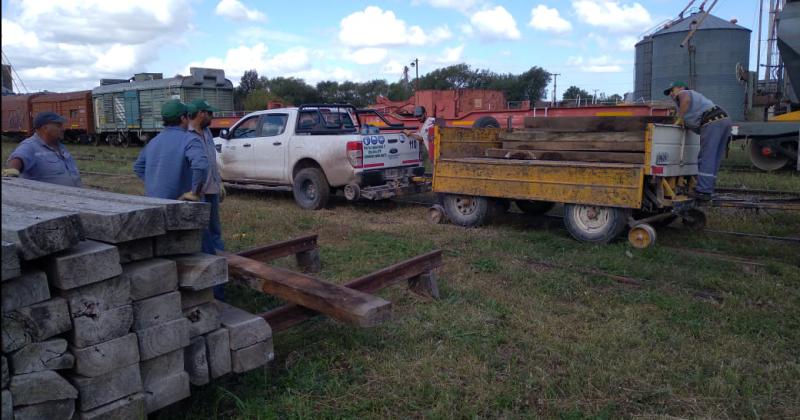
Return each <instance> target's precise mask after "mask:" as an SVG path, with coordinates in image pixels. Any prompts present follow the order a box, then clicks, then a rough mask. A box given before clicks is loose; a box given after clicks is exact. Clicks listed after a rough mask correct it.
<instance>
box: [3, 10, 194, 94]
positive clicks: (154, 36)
mask: <svg viewBox="0 0 800 420" xmlns="http://www.w3.org/2000/svg"><path fill="white" fill-rule="evenodd" d="M12 6H13V7H12V8H10V10H9V11H7V10H5V8H4V10H3V14H4V16H3V19H2V38H3V52H4V53H5V54H6V55H7V56H8V57H9V58H10V59H11V60H12V64H13V65H14V67H15V70H16V71H17V73H19V75H20V77H21V79H22V82H23V83H24V84H25V86H26V87H27V89H28V90H30V91H36V90H43V89H46V90H50V91H67V90H79V89H89V88H92V87H94V86H96V85H97V83H98V79H100V78H127V77H130V76H132V75H133V73H134V72H138V71H147V65H148V64H149V63H151V62H153V61H155V59H157V58H158V54H159V50H160V49H161V48H162V47H163V46H164V45H169V44H172V45H175V44H181V43H184V42H185V36H186V34H187V33H188V31H190V30H191V28H192V26H191V21H190V20H191V15H190V13H187V9H188V8H189V5H188V3H187V2H186V0H157V1H156V0H142V1H138V2H136V3H132V2H119V1H116V2H115V1H103V0H58V1H56V0H50V1H47V0H38V1H14V2H13V3H12Z"/></svg>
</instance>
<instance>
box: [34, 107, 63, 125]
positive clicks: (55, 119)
mask: <svg viewBox="0 0 800 420" xmlns="http://www.w3.org/2000/svg"><path fill="white" fill-rule="evenodd" d="M65 122H67V119H66V118H64V117H62V116H61V115H58V114H56V113H55V112H50V111H45V112H40V113H38V114H36V117H34V118H33V128H41V127H42V126H43V125H45V124H50V123H59V124H64V123H65Z"/></svg>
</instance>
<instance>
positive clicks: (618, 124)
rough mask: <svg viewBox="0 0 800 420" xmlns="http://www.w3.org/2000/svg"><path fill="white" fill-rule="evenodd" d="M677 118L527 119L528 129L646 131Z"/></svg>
mask: <svg viewBox="0 0 800 420" xmlns="http://www.w3.org/2000/svg"><path fill="white" fill-rule="evenodd" d="M674 120H675V117H667V116H652V117H651V116H646V117H552V118H536V117H526V118H525V127H526V128H538V129H546V130H554V131H637V130H644V129H645V128H646V127H647V124H649V123H659V124H668V123H671V122H672V121H674Z"/></svg>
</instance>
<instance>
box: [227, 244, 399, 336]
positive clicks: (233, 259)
mask: <svg viewBox="0 0 800 420" xmlns="http://www.w3.org/2000/svg"><path fill="white" fill-rule="evenodd" d="M222 255H223V256H225V258H227V260H228V273H229V276H230V279H231V280H232V281H235V282H237V283H239V284H242V285H245V286H247V287H250V288H251V289H255V290H258V291H261V292H264V293H268V294H271V295H274V296H277V297H279V298H281V299H284V300H287V301H289V302H292V303H297V304H299V305H302V306H305V307H307V308H311V309H314V310H316V311H319V312H322V313H324V314H325V315H328V316H329V317H331V318H333V319H336V320H338V321H342V322H346V323H349V324H354V325H358V326H361V327H371V326H374V325H377V324H380V323H381V322H383V321H385V320H386V319H388V318H389V317H390V315H391V302H389V301H386V300H384V299H381V298H379V297H376V296H372V295H369V294H366V293H363V292H359V291H357V290H353V289H350V288H347V287H344V286H340V285H337V284H333V283H327V282H324V281H322V280H318V279H316V278H313V277H310V276H307V275H305V274H301V273H295V272H292V271H289V270H284V269H281V268H276V267H270V266H268V265H265V264H263V263H261V262H258V261H255V260H251V259H249V258H245V257H240V256H238V255H235V254H228V253H224V254H222Z"/></svg>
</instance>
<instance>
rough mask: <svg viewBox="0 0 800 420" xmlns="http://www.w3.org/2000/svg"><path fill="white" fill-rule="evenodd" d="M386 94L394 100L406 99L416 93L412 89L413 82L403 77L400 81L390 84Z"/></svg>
mask: <svg viewBox="0 0 800 420" xmlns="http://www.w3.org/2000/svg"><path fill="white" fill-rule="evenodd" d="M386 95H387V97H388V98H389V100H392V101H405V100H408V98H410V97H411V96H413V95H414V91H413V90H412V89H411V83H407V82H406V81H405V80H402V79H401V80H400V81H399V82H394V83H391V84H390V85H389V91H388V92H387V94H386Z"/></svg>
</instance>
